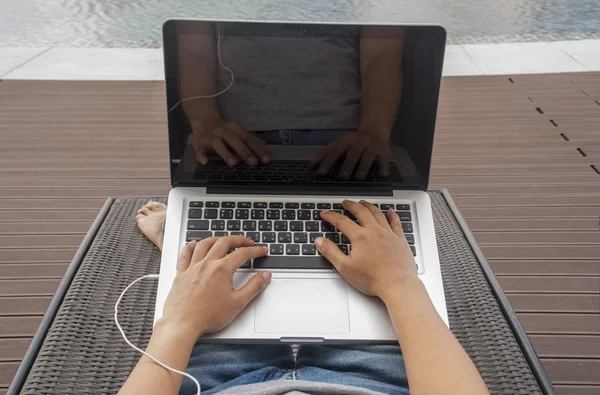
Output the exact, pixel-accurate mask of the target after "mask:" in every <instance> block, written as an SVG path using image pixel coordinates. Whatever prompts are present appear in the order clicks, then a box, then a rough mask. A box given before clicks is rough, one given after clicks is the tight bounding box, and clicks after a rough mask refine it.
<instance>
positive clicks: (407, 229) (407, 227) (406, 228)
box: [401, 222, 413, 233]
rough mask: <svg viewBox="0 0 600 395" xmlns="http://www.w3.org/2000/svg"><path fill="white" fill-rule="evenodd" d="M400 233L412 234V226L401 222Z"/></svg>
mask: <svg viewBox="0 0 600 395" xmlns="http://www.w3.org/2000/svg"><path fill="white" fill-rule="evenodd" d="M401 225H402V231H403V232H404V233H413V226H412V223H410V222H402V224H401Z"/></svg>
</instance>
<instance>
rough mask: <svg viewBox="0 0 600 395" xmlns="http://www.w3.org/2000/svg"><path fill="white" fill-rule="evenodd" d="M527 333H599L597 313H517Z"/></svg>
mask: <svg viewBox="0 0 600 395" xmlns="http://www.w3.org/2000/svg"><path fill="white" fill-rule="evenodd" d="M517 316H518V317H519V321H520V322H521V325H523V328H525V330H526V331H527V333H528V334H570V335H575V334H581V335H600V319H599V318H600V317H599V316H598V315H597V314H575V313H573V314H564V313H518V314H517Z"/></svg>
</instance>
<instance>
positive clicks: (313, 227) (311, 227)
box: [304, 221, 319, 232]
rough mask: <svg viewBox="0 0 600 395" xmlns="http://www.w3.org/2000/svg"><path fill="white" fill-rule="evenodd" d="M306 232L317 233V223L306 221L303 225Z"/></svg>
mask: <svg viewBox="0 0 600 395" xmlns="http://www.w3.org/2000/svg"><path fill="white" fill-rule="evenodd" d="M304 226H305V227H306V231H307V232H318V231H319V223H318V222H316V221H308V222H306V223H305V224H304Z"/></svg>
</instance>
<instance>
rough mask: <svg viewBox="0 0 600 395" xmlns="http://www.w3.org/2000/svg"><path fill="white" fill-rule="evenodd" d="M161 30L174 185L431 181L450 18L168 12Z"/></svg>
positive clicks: (367, 185)
mask: <svg viewBox="0 0 600 395" xmlns="http://www.w3.org/2000/svg"><path fill="white" fill-rule="evenodd" d="M163 34H164V53H165V70H166V72H165V77H166V84H167V108H168V117H169V145H170V166H171V177H172V184H173V186H208V187H220V188H221V187H222V188H227V187H236V188H239V187H244V188H256V190H261V188H263V187H268V188H270V189H271V190H273V188H275V189H276V190H279V189H281V190H282V191H284V190H286V189H294V190H299V188H300V189H304V190H306V191H308V190H312V191H317V192H318V191H319V190H325V189H339V188H347V189H348V190H352V189H355V190H360V191H361V193H364V194H368V193H369V191H370V190H372V191H375V190H379V191H385V190H392V189H421V190H424V189H426V188H427V182H428V177H429V168H430V162H431V151H432V145H433V133H434V127H435V117H436V111H437V102H438V95H439V85H440V78H441V71H442V62H443V57H444V46H445V31H444V30H443V29H442V28H440V27H436V26H357V25H335V24H299V23H290V24H287V23H285V24H283V23H249V22H243V23H242V22H207V21H176V20H171V21H168V22H166V23H165V25H164V28H163Z"/></svg>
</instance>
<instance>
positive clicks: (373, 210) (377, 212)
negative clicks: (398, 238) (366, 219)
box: [360, 200, 390, 229]
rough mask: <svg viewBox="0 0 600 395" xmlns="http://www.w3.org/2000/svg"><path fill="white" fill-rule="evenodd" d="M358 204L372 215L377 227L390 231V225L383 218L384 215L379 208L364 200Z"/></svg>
mask: <svg viewBox="0 0 600 395" xmlns="http://www.w3.org/2000/svg"><path fill="white" fill-rule="evenodd" d="M360 204H362V205H363V206H365V207H366V208H367V209H368V210H369V211H370V212H371V214H373V217H375V220H376V221H377V223H378V224H379V225H381V226H383V227H384V228H386V229H390V224H389V223H388V220H387V218H385V215H383V213H382V212H381V210H380V209H379V208H377V207H375V206H374V205H372V204H371V203H369V202H367V201H366V200H361V201H360Z"/></svg>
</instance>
